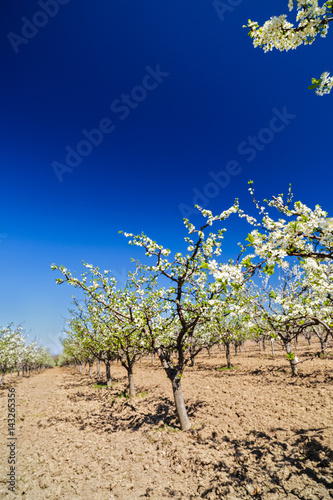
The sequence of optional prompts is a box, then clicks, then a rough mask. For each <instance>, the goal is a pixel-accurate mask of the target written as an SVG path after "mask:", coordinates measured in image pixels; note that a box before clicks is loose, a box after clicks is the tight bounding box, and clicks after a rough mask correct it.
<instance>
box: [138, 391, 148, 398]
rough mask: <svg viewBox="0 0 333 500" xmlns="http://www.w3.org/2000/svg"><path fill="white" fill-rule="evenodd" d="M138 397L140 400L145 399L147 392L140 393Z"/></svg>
mask: <svg viewBox="0 0 333 500" xmlns="http://www.w3.org/2000/svg"><path fill="white" fill-rule="evenodd" d="M138 396H141V397H142V398H145V397H146V396H148V391H142V392H140V393H139V394H138Z"/></svg>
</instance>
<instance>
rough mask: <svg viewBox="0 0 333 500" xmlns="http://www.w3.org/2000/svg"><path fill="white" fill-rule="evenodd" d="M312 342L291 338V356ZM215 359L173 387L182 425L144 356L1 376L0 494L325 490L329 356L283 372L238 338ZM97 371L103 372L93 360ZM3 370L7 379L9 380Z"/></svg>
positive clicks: (278, 497)
mask: <svg viewBox="0 0 333 500" xmlns="http://www.w3.org/2000/svg"><path fill="white" fill-rule="evenodd" d="M316 349H318V346H317V345H313V346H310V347H307V346H305V344H303V346H302V347H301V348H300V349H299V351H300V353H299V358H300V359H302V358H303V357H305V356H306V355H307V353H310V352H314V351H316ZM233 362H234V364H235V365H236V366H237V368H236V369H233V370H224V369H220V368H223V367H224V365H225V359H224V353H223V352H219V351H218V350H217V349H216V350H214V353H213V354H212V356H211V357H208V355H207V354H204V355H201V356H199V359H198V361H197V363H196V366H195V367H193V368H189V369H187V371H186V372H185V374H184V377H183V381H182V387H183V392H184V397H185V401H186V406H187V408H188V412H189V415H190V419H191V422H192V429H191V430H190V431H187V432H182V431H180V429H179V426H178V423H177V419H176V416H175V411H174V405H173V401H172V391H171V385H170V383H169V381H168V380H167V379H166V376H165V374H164V372H163V370H162V369H161V367H160V366H159V365H158V361H157V360H156V361H155V364H154V365H153V366H152V365H151V362H150V360H149V359H148V358H146V359H145V360H144V361H143V362H142V364H138V365H137V366H136V369H135V382H136V387H137V392H138V395H137V397H136V398H134V399H129V398H127V397H126V382H127V379H126V373H125V371H124V369H123V368H122V367H121V366H120V365H119V364H118V365H117V364H114V365H113V366H112V376H113V379H114V381H113V387H112V388H106V387H105V384H104V385H103V381H100V385H102V387H97V386H96V378H95V368H94V374H93V377H92V378H91V379H90V378H89V376H87V375H83V374H80V373H78V372H76V371H75V370H74V369H71V368H54V369H51V370H46V371H44V372H42V373H41V374H36V375H32V376H30V377H24V378H23V380H20V381H17V379H16V376H13V381H12V382H11V383H9V380H8V377H6V384H5V386H4V387H2V388H1V392H0V401H1V414H0V417H1V421H0V433H1V434H0V436H1V443H0V444H1V448H0V453H1V464H0V498H6V499H8V500H10V499H11V498H17V497H19V496H20V497H21V498H26V499H29V500H30V499H31V500H39V499H47V498H50V499H52V500H57V499H66V500H67V499H69V500H72V499H73V500H74V499H78V500H79V499H80V500H81V499H89V500H113V499H121V500H122V499H124V500H125V499H126V500H136V499H144V498H150V499H155V500H161V499H164V498H173V499H185V500H186V499H196V498H205V499H226V500H236V499H250V498H257V499H263V500H283V499H290V500H291V499H295V500H299V499H301V500H315V499H316V500H324V499H329V498H333V460H332V459H333V450H332V445H333V419H332V417H333V398H332V396H333V387H332V380H333V356H332V355H329V356H327V358H325V359H319V358H315V359H313V360H312V361H308V362H306V363H303V364H300V365H299V367H300V371H301V374H300V376H299V377H298V378H293V377H291V376H290V373H289V366H288V361H287V360H286V359H285V356H284V354H283V353H282V351H281V350H278V351H277V352H276V356H275V358H274V359H273V358H272V356H271V355H270V353H269V351H268V349H267V350H266V351H265V352H263V351H261V352H259V351H258V348H257V346H255V345H254V344H251V343H249V344H247V345H246V346H245V348H244V349H243V352H242V353H241V354H239V355H238V356H237V357H233ZM103 373H104V372H103ZM14 379H15V380H14ZM13 386H14V387H15V389H16V402H17V408H16V410H17V411H16V432H17V437H18V439H17V446H16V447H17V457H16V458H17V463H16V493H15V494H13V493H11V492H9V491H8V484H7V483H6V477H7V476H6V475H7V474H8V472H9V465H8V463H7V458H8V448H7V446H6V444H7V442H8V441H7V437H8V430H7V410H6V405H7V394H8V387H13Z"/></svg>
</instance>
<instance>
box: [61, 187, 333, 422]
mask: <svg viewBox="0 0 333 500" xmlns="http://www.w3.org/2000/svg"><path fill="white" fill-rule="evenodd" d="M250 192H251V194H252V196H253V200H254V203H255V205H256V207H257V209H258V211H259V220H257V219H256V218H254V217H252V216H250V215H248V214H246V213H244V212H243V211H242V210H241V209H240V208H239V206H238V202H237V201H236V202H235V204H234V205H233V206H232V207H230V208H229V209H228V210H226V211H224V212H222V213H221V214H220V215H216V216H214V215H213V214H212V212H210V211H209V210H203V209H201V208H200V207H198V208H199V210H200V211H201V213H202V215H203V217H204V219H205V221H204V223H203V225H202V226H201V227H200V228H198V229H197V228H195V226H194V225H193V224H191V223H190V222H189V221H188V220H187V219H185V220H184V223H185V227H186V228H187V232H188V235H187V236H186V237H185V243H186V247H187V250H186V252H183V253H182V252H177V253H175V254H174V255H173V256H171V252H170V250H169V249H167V248H165V247H164V246H163V245H159V244H157V243H156V242H155V241H153V240H151V239H150V238H148V237H147V236H146V235H145V234H141V235H133V234H127V233H125V236H126V237H128V238H129V239H130V241H129V243H130V244H132V245H136V246H138V247H141V248H143V249H144V251H145V255H146V256H147V257H148V259H146V261H145V263H143V262H137V263H136V270H135V271H134V272H133V273H129V277H128V280H127V282H126V285H125V286H124V287H122V288H121V287H119V286H118V283H117V281H116V279H115V278H114V277H113V276H112V275H111V273H110V272H109V271H101V270H100V269H99V268H98V267H93V266H92V265H90V264H87V263H84V266H85V269H86V271H85V272H84V273H83V274H82V276H81V277H80V278H78V277H76V276H75V275H73V274H72V273H71V272H70V271H69V270H68V269H67V268H65V267H63V266H57V265H54V264H53V265H52V269H53V270H58V271H60V272H61V274H62V276H61V278H57V280H56V281H57V283H58V284H61V283H64V282H66V283H69V284H70V285H72V286H74V287H75V288H78V289H80V290H81V291H83V293H84V301H78V300H75V299H74V309H73V310H71V319H70V321H69V324H68V329H67V332H66V337H65V339H64V340H63V343H64V353H63V362H66V360H67V361H70V360H74V361H77V362H82V361H84V362H86V363H89V364H90V366H92V363H93V361H94V360H95V359H97V360H100V361H104V362H105V364H106V369H107V377H108V380H109V381H110V363H111V362H112V361H113V360H119V361H120V362H121V364H122V365H123V366H124V368H125V369H126V370H127V374H128V384H129V394H130V396H134V395H135V386H134V379H133V366H134V364H135V362H136V361H137V360H138V359H140V357H141V356H142V355H143V354H146V353H152V354H156V355H157V356H158V357H159V360H160V362H161V365H162V367H163V369H164V370H165V373H166V376H167V377H168V378H169V380H170V382H171V385H172V390H173V395H174V401H175V405H176V410H177V413H178V417H179V421H180V424H181V427H182V429H188V428H189V427H190V423H189V420H188V417H187V413H186V408H185V404H184V399H183V394H182V388H181V378H182V376H183V373H184V370H185V368H186V366H187V365H190V364H193V360H194V358H195V356H196V355H197V354H198V353H199V352H200V351H201V350H202V349H204V348H207V347H208V348H209V347H210V346H212V345H214V344H216V343H221V342H222V343H225V344H226V345H227V346H228V345H230V341H231V340H230V339H232V341H235V339H236V338H238V339H239V342H242V340H244V339H245V338H246V337H247V336H248V335H254V336H263V337H266V338H267V337H270V338H272V339H273V340H274V339H278V340H279V341H280V342H282V344H283V346H284V348H285V351H286V356H287V358H288V360H289V363H290V366H291V370H292V373H293V375H297V372H298V369H297V365H298V363H299V361H298V360H297V357H296V356H295V354H294V352H293V349H292V340H293V339H294V338H296V337H297V336H298V335H300V334H301V333H305V332H309V331H311V330H312V329H316V331H317V332H318V334H319V335H321V338H322V346H323V352H325V349H326V345H327V342H328V340H329V339H330V338H331V337H332V327H333V315H332V312H333V310H332V306H333V289H332V288H333V280H332V276H333V274H332V258H333V220H332V219H331V218H328V217H327V213H326V212H324V211H323V210H321V208H320V207H319V206H316V207H315V209H314V210H311V209H310V208H309V207H307V206H306V205H304V204H302V203H301V202H296V203H294V205H293V206H291V203H292V193H291V191H289V195H288V199H287V200H286V202H284V200H283V197H282V196H278V197H275V198H273V199H272V200H271V201H269V202H267V201H266V202H265V203H266V207H267V208H265V207H264V206H261V205H260V204H259V203H258V202H257V200H256V199H255V197H254V192H253V189H252V185H251V182H250ZM270 207H271V208H274V209H277V210H278V211H279V212H280V213H282V214H283V216H285V217H286V218H280V219H277V220H275V219H273V218H272V217H270V215H269V213H268V210H269V209H270ZM236 214H238V215H239V216H240V217H241V218H245V219H246V220H247V222H248V223H249V224H250V225H252V226H253V227H254V229H253V230H252V231H251V232H250V233H249V234H248V235H247V238H246V240H245V241H244V244H243V245H241V252H240V255H239V256H238V257H237V259H235V260H229V261H228V262H221V252H222V248H221V245H222V240H223V237H224V233H225V229H218V230H217V231H216V232H212V231H211V230H210V228H211V226H213V225H217V224H218V223H221V222H223V221H226V219H228V218H229V217H231V216H235V215H236Z"/></svg>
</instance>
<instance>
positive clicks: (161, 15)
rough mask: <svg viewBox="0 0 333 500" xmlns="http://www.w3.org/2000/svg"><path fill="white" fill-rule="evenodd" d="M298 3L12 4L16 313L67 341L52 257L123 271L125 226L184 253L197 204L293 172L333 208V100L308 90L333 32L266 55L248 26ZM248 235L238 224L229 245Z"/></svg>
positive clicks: (38, 331)
mask: <svg viewBox="0 0 333 500" xmlns="http://www.w3.org/2000/svg"><path fill="white" fill-rule="evenodd" d="M225 3H226V4H228V0H226V1H225ZM230 3H233V4H235V3H237V2H230ZM46 12H48V13H46ZM286 12H287V0H277V1H275V2H267V1H264V0H253V1H251V2H248V1H245V0H244V1H239V5H238V6H237V7H232V8H231V9H230V10H228V11H226V12H225V13H224V14H223V13H222V12H221V11H220V12H219V13H218V12H217V9H216V8H215V7H214V4H213V2H212V1H210V0H206V1H204V2H193V0H192V1H190V0H182V1H181V2H179V0H177V1H176V0H168V2H156V1H155V0H141V1H137V0H127V1H126V2H123V1H120V0H118V1H112V2H111V1H110V0H95V1H94V2H91V1H88V0H58V1H57V2H55V0H53V1H50V2H47V1H46V0H40V1H39V2H38V1H35V0H29V2H27V1H26V0H15V2H13V1H12V0H3V1H2V2H1V6H0V14H1V15H0V33H1V37H0V44H1V54H2V77H1V80H0V87H1V92H0V96H1V120H0V128H1V131H0V132H1V133H0V154H1V169H2V176H1V198H0V200H1V201H0V203H1V215H2V216H1V221H0V242H1V243H0V299H1V309H0V324H4V323H7V322H9V321H13V322H14V323H16V324H17V323H23V326H24V328H25V330H26V331H27V332H30V334H29V335H30V338H34V337H37V338H38V339H40V341H41V342H42V343H45V344H47V345H48V346H49V347H50V348H51V350H52V352H54V353H55V352H57V351H58V350H59V342H58V337H59V335H60V334H61V331H62V328H63V324H64V318H65V317H68V312H67V309H68V307H69V306H70V296H71V294H72V293H73V291H74V290H72V289H71V288H70V287H68V286H65V285H62V286H56V285H55V278H56V274H55V273H52V271H51V270H50V264H51V263H52V262H55V263H57V264H64V265H65V266H66V267H68V268H70V269H71V270H72V271H74V270H77V271H80V269H81V261H82V259H84V260H86V261H88V262H89V263H92V264H94V265H98V266H100V267H101V268H103V269H112V270H114V272H115V273H116V276H118V277H120V279H123V278H124V275H125V274H126V272H127V270H128V269H130V257H131V255H133V249H132V248H129V247H128V245H127V242H126V240H125V238H124V237H122V236H120V235H119V234H118V231H119V230H121V229H122V230H125V231H130V232H141V231H142V230H143V231H144V232H145V233H146V234H148V235H149V236H151V237H152V238H154V239H156V240H157V241H160V242H161V243H163V244H165V245H166V246H168V247H172V248H177V247H178V245H179V244H182V238H183V236H184V234H185V233H184V230H183V223H182V218H183V216H184V215H187V214H189V216H190V218H191V219H192V220H193V222H194V224H195V223H196V221H199V216H198V215H197V214H196V212H195V211H194V210H193V211H192V207H193V204H194V203H199V204H202V205H206V207H207V208H209V209H211V210H213V211H216V212H218V213H219V212H221V211H222V210H224V209H225V208H227V207H228V206H229V205H230V204H232V202H233V200H234V198H235V197H239V198H240V203H241V206H242V207H243V208H245V209H248V210H252V204H251V200H250V197H249V194H248V191H247V188H248V186H247V181H248V180H249V179H253V180H254V181H255V188H256V192H257V194H258V196H259V197H261V198H265V197H270V196H271V195H274V194H278V193H281V192H286V190H287V187H288V184H289V182H291V183H292V185H293V189H294V192H295V197H296V199H301V200H302V201H304V202H305V203H308V204H309V205H310V206H313V205H314V204H316V203H319V204H320V205H321V206H322V207H323V208H325V209H326V210H327V211H328V212H329V213H331V214H332V208H333V207H332V205H333V201H332V166H331V154H332V153H331V144H332V138H331V133H332V132H331V130H332V127H331V125H330V122H331V119H330V116H331V115H332V113H331V108H332V102H333V101H332V99H333V96H326V97H317V96H316V95H315V93H314V92H313V91H309V90H308V89H307V87H308V85H310V83H311V78H312V77H319V76H320V74H321V72H322V71H325V70H327V71H330V70H333V63H332V59H331V57H330V56H331V53H332V41H333V39H332V36H333V35H332V34H331V33H329V34H328V38H327V39H326V40H323V39H319V40H318V41H316V42H315V43H314V44H313V45H312V46H311V47H301V48H299V49H298V50H297V51H290V52H289V53H279V52H270V53H267V54H264V53H263V52H262V51H261V50H260V49H254V48H253V46H252V43H251V40H250V38H249V37H248V36H247V30H245V29H243V28H242V25H243V24H245V23H246V22H247V19H249V18H251V19H254V20H258V22H260V23H262V22H264V21H265V20H266V19H268V18H269V17H270V16H271V15H279V14H281V13H286ZM223 16H224V20H222V19H221V17H223ZM290 18H291V19H293V16H290ZM31 23H32V24H31ZM36 25H37V28H36ZM121 101H122V102H121ZM281 114H282V115H283V116H284V117H283V118H282V119H281V117H280V118H279V116H281ZM98 127H99V128H100V129H101V130H102V132H96V131H95V132H94V133H93V134H91V131H92V130H93V129H97V128H98ZM82 131H85V132H82ZM251 137H252V139H251ZM255 137H256V138H257V140H256V139H253V138H255ZM259 138H260V139H259ZM82 141H85V142H82ZM92 142H93V144H92ZM250 142H253V144H252V145H250V144H249V143H250ZM66 148H67V149H66ZM73 151H74V152H76V154H75V153H73ZM78 152H79V154H80V155H78ZM66 156H67V160H66ZM55 170H56V171H55ZM227 170H229V174H228V175H229V177H230V179H229V181H228V178H227V176H226V171H227ZM56 172H57V173H56ZM230 172H232V174H233V175H231V176H230ZM216 176H217V177H216ZM217 178H218V179H219V180H220V185H219V184H217V180H216V179H217ZM60 180H61V181H62V182H60ZM245 236H246V235H245V233H241V232H239V231H237V228H236V226H235V227H231V230H230V234H229V235H227V236H226V238H225V245H226V252H227V254H228V248H229V247H228V245H229V244H230V245H231V244H232V242H233V243H234V242H235V241H240V240H243V238H244V237H245ZM230 248H231V247H230ZM229 253H230V252H229ZM139 256H140V253H139V252H137V253H136V254H135V257H139Z"/></svg>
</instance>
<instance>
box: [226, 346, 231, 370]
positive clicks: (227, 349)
mask: <svg viewBox="0 0 333 500" xmlns="http://www.w3.org/2000/svg"><path fill="white" fill-rule="evenodd" d="M225 356H226V358H227V367H228V368H231V366H232V365H231V359H230V343H229V342H228V343H227V344H225Z"/></svg>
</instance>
